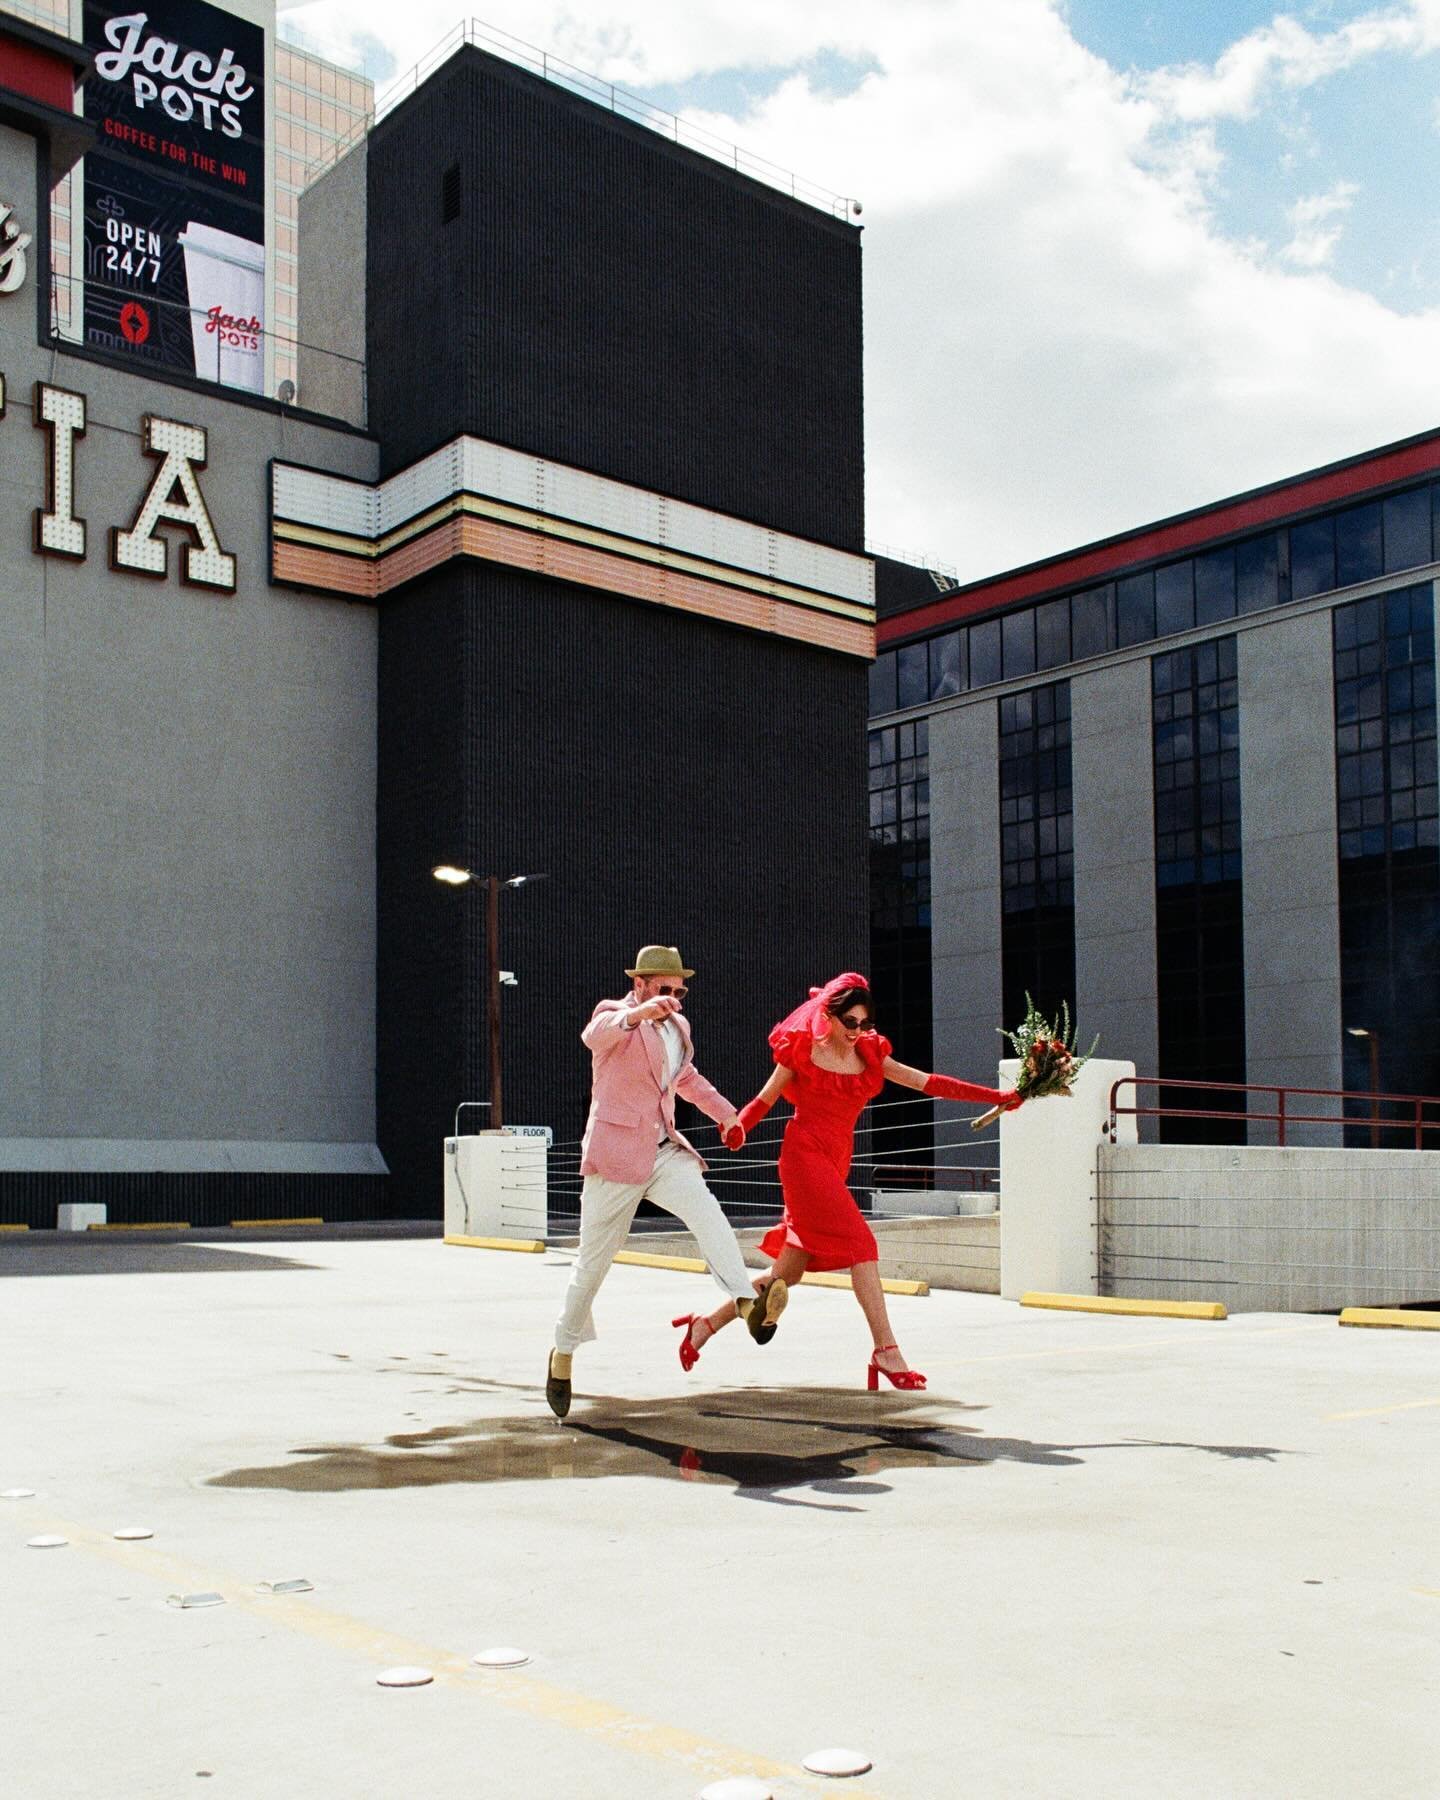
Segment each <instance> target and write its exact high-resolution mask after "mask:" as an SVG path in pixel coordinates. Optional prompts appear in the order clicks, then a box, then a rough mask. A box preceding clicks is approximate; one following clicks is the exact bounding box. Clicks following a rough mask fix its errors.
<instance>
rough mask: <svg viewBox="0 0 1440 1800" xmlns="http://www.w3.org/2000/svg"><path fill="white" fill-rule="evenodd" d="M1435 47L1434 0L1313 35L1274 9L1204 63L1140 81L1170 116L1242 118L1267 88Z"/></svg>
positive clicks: (1310, 81)
mask: <svg viewBox="0 0 1440 1800" xmlns="http://www.w3.org/2000/svg"><path fill="white" fill-rule="evenodd" d="M1436 49H1440V6H1437V5H1436V4H1435V0H1412V3H1411V4H1409V5H1405V6H1394V7H1387V8H1383V9H1380V10H1377V11H1374V12H1368V13H1362V14H1361V15H1360V16H1359V17H1358V18H1355V19H1351V20H1350V21H1349V22H1348V23H1346V24H1344V25H1342V26H1340V27H1339V28H1338V30H1335V31H1331V32H1325V33H1321V34H1318V35H1317V34H1315V33H1313V32H1310V31H1308V30H1307V29H1306V28H1305V26H1303V25H1302V24H1300V23H1299V21H1298V20H1296V19H1293V18H1290V17H1288V16H1287V15H1285V14H1281V15H1280V16H1279V17H1277V18H1275V19H1273V20H1272V21H1271V22H1270V24H1268V25H1263V26H1261V27H1260V29H1259V30H1258V31H1252V32H1250V33H1249V35H1248V36H1246V37H1243V38H1241V39H1240V40H1239V41H1238V42H1237V43H1234V44H1231V45H1230V46H1229V48H1228V49H1227V50H1226V51H1225V52H1224V54H1223V55H1222V56H1220V57H1219V59H1218V60H1217V61H1216V62H1215V63H1214V64H1213V65H1212V66H1211V67H1209V68H1206V67H1205V66H1204V65H1203V64H1199V63H1189V64H1186V65H1184V66H1181V67H1176V68H1167V69H1159V70H1157V71H1156V72H1155V73H1154V74H1152V75H1149V76H1146V77H1144V78H1143V80H1142V84H1141V85H1142V88H1143V91H1144V92H1145V93H1146V95H1147V96H1148V97H1149V98H1150V99H1152V100H1153V101H1154V102H1155V104H1156V105H1157V106H1158V107H1159V108H1160V109H1161V110H1162V111H1163V112H1164V113H1166V114H1167V115H1169V116H1170V117H1172V118H1175V119H1179V120H1185V121H1189V122H1192V123H1193V122H1198V121H1200V120H1205V119H1247V118H1250V117H1252V116H1253V115H1254V113H1255V111H1256V110H1257V108H1258V106H1259V104H1260V102H1261V100H1262V99H1263V98H1264V97H1265V95H1266V93H1267V92H1268V90H1269V89H1271V88H1272V87H1283V88H1305V87H1312V86H1313V85H1314V84H1315V83H1316V82H1318V81H1323V80H1325V78H1326V77H1327V76H1330V75H1336V74H1338V73H1340V71H1341V70H1343V69H1348V68H1350V67H1351V66H1352V65H1354V64H1355V63H1358V62H1361V61H1363V60H1364V59H1365V58H1366V57H1371V56H1377V55H1380V54H1382V53H1384V52H1387V51H1389V52H1403V53H1406V54H1409V55H1412V56H1423V55H1426V54H1428V53H1429V52H1431V51H1434V50H1436Z"/></svg>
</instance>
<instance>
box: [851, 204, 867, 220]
mask: <svg viewBox="0 0 1440 1800" xmlns="http://www.w3.org/2000/svg"><path fill="white" fill-rule="evenodd" d="M850 210H851V212H852V213H854V215H855V217H856V218H857V219H858V218H859V217H860V215H861V213H862V212H864V210H865V208H864V207H863V206H862V205H861V204H860V202H859V201H858V200H852V201H851V202H850Z"/></svg>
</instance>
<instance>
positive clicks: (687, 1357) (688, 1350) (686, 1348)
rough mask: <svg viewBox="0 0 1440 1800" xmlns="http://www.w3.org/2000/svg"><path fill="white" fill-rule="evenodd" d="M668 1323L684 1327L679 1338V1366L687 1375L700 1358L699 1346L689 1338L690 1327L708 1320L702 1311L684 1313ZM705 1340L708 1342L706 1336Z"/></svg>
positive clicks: (712, 1333)
mask: <svg viewBox="0 0 1440 1800" xmlns="http://www.w3.org/2000/svg"><path fill="white" fill-rule="evenodd" d="M670 1323H671V1324H672V1325H683V1326H684V1327H685V1335H684V1337H682V1338H681V1340H680V1367H681V1368H682V1369H683V1370H684V1371H685V1373H686V1374H687V1375H688V1374H689V1373H690V1371H691V1370H692V1369H693V1368H694V1367H695V1365H696V1363H697V1362H699V1360H700V1346H699V1345H698V1344H697V1343H695V1342H694V1340H693V1339H692V1338H691V1336H690V1328H691V1326H692V1325H702V1324H708V1323H709V1321H708V1320H707V1319H706V1317H705V1315H704V1313H686V1314H685V1316H684V1318H682V1319H672V1320H671V1321H670ZM714 1335H715V1334H714V1332H713V1331H712V1332H711V1334H710V1337H714ZM705 1341H706V1343H709V1341H710V1339H709V1338H707V1339H706V1340H705Z"/></svg>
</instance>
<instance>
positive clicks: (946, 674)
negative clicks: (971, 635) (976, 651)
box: [930, 631, 965, 700]
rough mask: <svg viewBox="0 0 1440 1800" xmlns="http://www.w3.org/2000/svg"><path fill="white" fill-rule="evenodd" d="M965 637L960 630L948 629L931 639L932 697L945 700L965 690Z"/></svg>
mask: <svg viewBox="0 0 1440 1800" xmlns="http://www.w3.org/2000/svg"><path fill="white" fill-rule="evenodd" d="M964 643H965V640H964V638H963V637H962V636H961V635H960V633H959V632H958V631H947V632H945V633H944V634H943V635H942V636H940V637H937V638H931V640H930V698H931V699H932V700H943V699H945V698H946V697H947V695H950V694H963V693H964V691H965V669H964V666H963V660H962V655H961V652H962V651H963V649H964Z"/></svg>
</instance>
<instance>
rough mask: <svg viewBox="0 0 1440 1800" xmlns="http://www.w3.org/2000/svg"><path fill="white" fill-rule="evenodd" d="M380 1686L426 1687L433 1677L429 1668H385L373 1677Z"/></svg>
mask: <svg viewBox="0 0 1440 1800" xmlns="http://www.w3.org/2000/svg"><path fill="white" fill-rule="evenodd" d="M375 1679H376V1681H377V1682H378V1683H379V1684H380V1686H381V1687H393V1688H406V1687H428V1686H429V1684H430V1683H431V1682H432V1681H433V1680H434V1679H435V1677H434V1676H433V1675H432V1674H431V1673H430V1671H429V1669H385V1670H383V1671H382V1672H381V1673H380V1674H379V1675H377V1676H376V1677H375Z"/></svg>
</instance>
